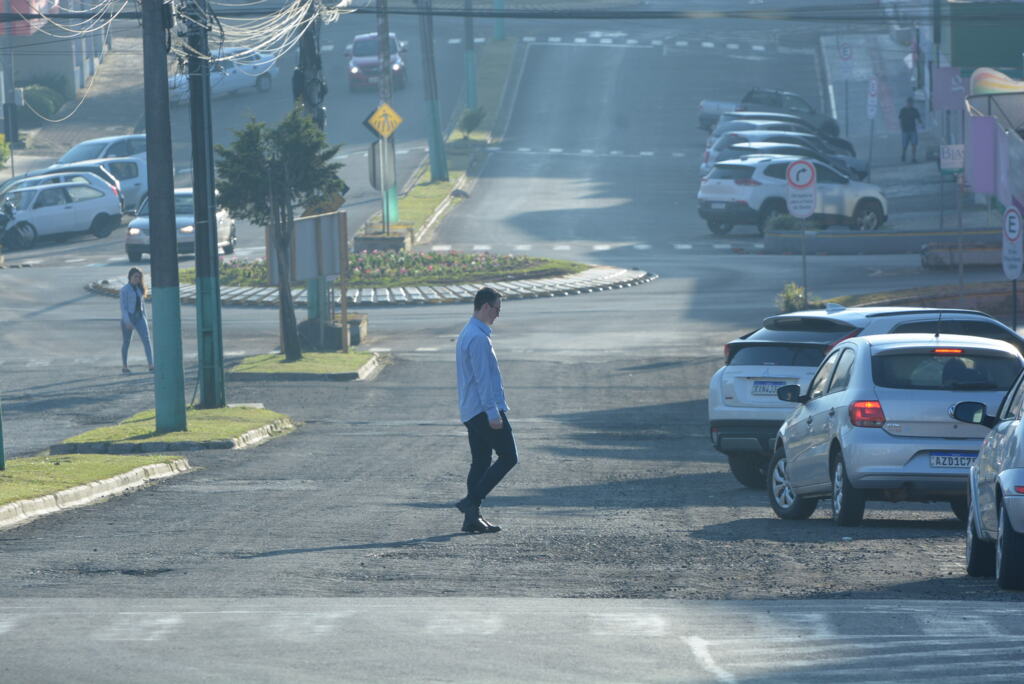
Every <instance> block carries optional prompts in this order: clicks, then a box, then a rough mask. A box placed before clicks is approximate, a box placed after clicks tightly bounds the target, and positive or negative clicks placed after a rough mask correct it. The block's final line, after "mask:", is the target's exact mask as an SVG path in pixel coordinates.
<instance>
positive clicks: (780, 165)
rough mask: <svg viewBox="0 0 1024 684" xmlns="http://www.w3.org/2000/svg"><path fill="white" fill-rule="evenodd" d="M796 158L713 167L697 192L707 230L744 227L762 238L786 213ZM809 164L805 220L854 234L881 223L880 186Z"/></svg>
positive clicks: (883, 201)
mask: <svg viewBox="0 0 1024 684" xmlns="http://www.w3.org/2000/svg"><path fill="white" fill-rule="evenodd" d="M798 159H801V157H780V156H771V155H766V156H752V157H746V158H744V159H734V160H731V161H724V162H718V163H716V164H715V165H714V167H713V168H712V169H711V172H710V173H709V174H708V175H707V176H705V177H704V178H702V179H701V182H700V190H699V191H698V192H697V200H698V205H697V206H698V208H697V211H698V213H699V214H700V217H701V218H702V219H704V220H705V221H706V222H707V225H708V230H710V231H711V232H712V233H713V234H715V235H724V234H725V233H728V232H729V231H730V230H732V227H733V226H734V225H744V224H746V225H756V226H757V229H758V232H760V233H762V234H763V233H764V231H765V229H766V228H767V227H768V225H769V224H770V223H771V222H772V221H773V219H774V218H775V217H776V216H785V215H786V214H788V211H787V210H786V193H787V185H786V167H788V166H789V164H790V163H792V162H794V161H796V160H798ZM812 163H813V164H814V170H815V173H816V175H817V184H816V189H817V197H816V199H815V205H814V214H813V215H812V216H811V218H810V219H809V220H811V221H813V222H815V223H817V224H820V225H826V226H828V225H837V224H838V225H847V226H851V227H853V228H855V229H857V230H877V229H878V228H880V227H881V226H882V224H883V223H885V221H886V219H887V218H888V203H887V202H886V199H885V195H883V194H882V189H881V188H879V187H878V186H877V185H873V184H871V183H865V182H863V181H855V180H850V179H849V178H848V177H847V176H844V175H843V174H842V173H840V172H839V171H838V170H837V169H835V168H834V167H832V166H830V165H829V164H826V163H824V162H820V161H813V162H812Z"/></svg>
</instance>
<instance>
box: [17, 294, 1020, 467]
mask: <svg viewBox="0 0 1024 684" xmlns="http://www.w3.org/2000/svg"><path fill="white" fill-rule="evenodd" d="M1015 290H1016V288H1015ZM1014 294H1016V291H1015V292H1014ZM1013 309H1014V314H1013V315H1014V316H1016V315H1017V313H1016V311H1017V307H1016V306H1015V307H1013ZM0 470H7V460H6V459H5V457H4V409H3V406H0Z"/></svg>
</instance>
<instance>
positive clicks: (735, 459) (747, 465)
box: [729, 454, 765, 489]
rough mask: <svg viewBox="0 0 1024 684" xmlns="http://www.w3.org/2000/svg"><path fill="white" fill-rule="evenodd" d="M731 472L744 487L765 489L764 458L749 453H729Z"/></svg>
mask: <svg viewBox="0 0 1024 684" xmlns="http://www.w3.org/2000/svg"><path fill="white" fill-rule="evenodd" d="M729 472H731V473H732V476H733V477H735V478H736V480H737V482H739V483H740V484H741V485H743V486H744V487H750V488H751V489H764V486H765V469H764V463H763V462H762V459H761V458H759V457H757V456H751V455H748V454H729Z"/></svg>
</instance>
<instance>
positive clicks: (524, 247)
mask: <svg viewBox="0 0 1024 684" xmlns="http://www.w3.org/2000/svg"><path fill="white" fill-rule="evenodd" d="M514 249H515V250H516V251H517V252H529V251H530V250H531V249H533V245H516V246H515V248H514Z"/></svg>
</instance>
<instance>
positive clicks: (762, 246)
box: [754, 242, 764, 249]
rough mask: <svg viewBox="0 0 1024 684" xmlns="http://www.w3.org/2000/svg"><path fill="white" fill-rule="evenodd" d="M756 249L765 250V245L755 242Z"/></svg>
mask: <svg viewBox="0 0 1024 684" xmlns="http://www.w3.org/2000/svg"><path fill="white" fill-rule="evenodd" d="M754 249H764V243H763V242H755V243H754Z"/></svg>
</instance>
